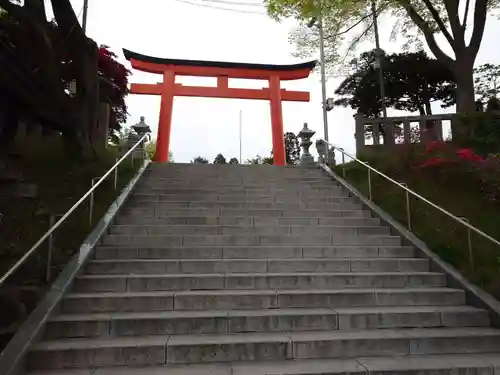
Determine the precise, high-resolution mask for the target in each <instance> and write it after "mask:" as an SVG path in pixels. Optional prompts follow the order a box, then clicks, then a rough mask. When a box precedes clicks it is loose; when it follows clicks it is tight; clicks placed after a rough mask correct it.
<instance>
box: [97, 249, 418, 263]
mask: <svg viewBox="0 0 500 375" xmlns="http://www.w3.org/2000/svg"><path fill="white" fill-rule="evenodd" d="M414 255H415V251H414V249H413V248H412V247H410V246H304V247H300V246H200V247H188V246H170V247H152V248H148V247H118V246H98V247H97V248H96V249H95V252H94V258H95V259H178V260H182V259H271V258H277V259H300V258H378V257H380V258H412V257H414Z"/></svg>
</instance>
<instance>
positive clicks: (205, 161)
mask: <svg viewBox="0 0 500 375" xmlns="http://www.w3.org/2000/svg"><path fill="white" fill-rule="evenodd" d="M191 164H209V163H208V159H205V158H204V157H201V156H197V157H195V158H194V159H193V160H191Z"/></svg>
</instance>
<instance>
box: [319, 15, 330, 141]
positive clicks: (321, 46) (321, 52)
mask: <svg viewBox="0 0 500 375" xmlns="http://www.w3.org/2000/svg"><path fill="white" fill-rule="evenodd" d="M318 28H319V58H320V60H321V62H320V64H321V101H322V104H323V105H322V108H323V132H324V137H325V141H327V142H329V140H328V112H327V108H326V69H325V39H324V35H323V20H322V17H321V16H320V17H319V25H318Z"/></svg>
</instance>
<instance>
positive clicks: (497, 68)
mask: <svg viewBox="0 0 500 375" xmlns="http://www.w3.org/2000/svg"><path fill="white" fill-rule="evenodd" d="M474 87H475V89H476V96H478V97H479V100H480V101H481V103H483V104H486V103H487V102H488V101H489V100H490V99H491V98H496V97H498V93H499V92H500V65H494V64H483V65H480V66H479V67H477V68H476V69H474Z"/></svg>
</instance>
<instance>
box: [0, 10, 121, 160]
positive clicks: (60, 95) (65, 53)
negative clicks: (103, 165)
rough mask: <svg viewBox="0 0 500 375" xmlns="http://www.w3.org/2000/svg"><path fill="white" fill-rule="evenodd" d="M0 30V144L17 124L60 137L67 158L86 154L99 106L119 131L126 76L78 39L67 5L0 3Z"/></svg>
mask: <svg viewBox="0 0 500 375" xmlns="http://www.w3.org/2000/svg"><path fill="white" fill-rule="evenodd" d="M46 6H50V7H51V8H52V11H53V13H54V20H53V21H50V22H49V21H48V20H47V15H46ZM0 30H1V32H0V55H1V56H3V57H4V58H1V59H0V89H1V91H2V94H1V96H0V106H2V107H4V108H6V110H5V111H4V113H5V117H6V119H7V121H0V143H3V144H5V143H7V141H8V139H6V137H7V136H11V135H12V134H15V132H16V128H17V125H18V123H19V119H20V118H22V119H23V120H24V121H25V122H26V121H27V122H33V123H37V124H40V125H42V126H43V127H45V128H47V129H51V130H54V131H57V132H60V133H61V134H62V135H63V136H64V138H65V140H67V141H68V143H69V145H70V146H71V147H70V148H69V150H70V151H71V153H72V154H80V155H81V154H87V153H88V152H91V151H93V150H94V147H95V144H96V143H97V138H96V137H97V135H98V134H99V133H100V129H98V128H97V127H96V126H95V125H96V120H97V118H98V115H99V110H98V106H97V104H98V102H99V101H103V102H108V103H109V104H111V110H112V114H113V115H114V116H113V118H112V121H111V124H110V125H111V128H115V129H117V128H119V123H121V122H123V121H124V119H125V117H126V115H127V111H126V105H125V102H124V100H123V97H124V95H126V93H127V92H128V89H127V80H128V78H127V77H128V75H129V74H130V72H129V71H128V70H127V69H126V68H125V67H124V66H123V65H122V64H120V63H118V61H117V60H116V56H115V55H114V54H113V53H112V52H110V51H109V50H108V49H107V47H106V46H101V48H99V47H98V46H97V44H96V43H95V42H94V41H93V40H92V39H90V38H88V37H87V36H86V35H85V33H84V31H83V29H82V27H81V26H80V23H79V21H78V17H77V16H76V14H75V12H74V10H73V8H72V5H71V2H70V0H57V1H56V0H50V1H44V0H25V1H11V0H0ZM70 82H74V83H76V87H75V86H71V87H75V88H76V92H75V93H74V94H72V93H70ZM1 123H3V124H1Z"/></svg>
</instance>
